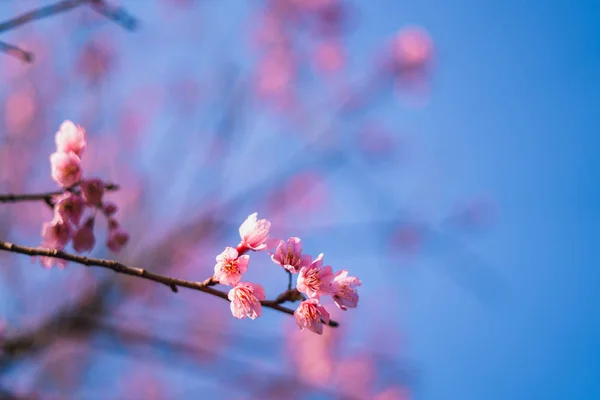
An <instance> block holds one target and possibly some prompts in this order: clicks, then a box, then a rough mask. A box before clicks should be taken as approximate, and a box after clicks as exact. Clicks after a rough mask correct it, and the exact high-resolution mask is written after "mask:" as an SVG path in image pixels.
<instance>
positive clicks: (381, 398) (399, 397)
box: [372, 386, 411, 400]
mask: <svg viewBox="0 0 600 400" xmlns="http://www.w3.org/2000/svg"><path fill="white" fill-rule="evenodd" d="M410 399H411V396H410V393H409V391H408V390H407V389H405V388H403V387H400V386H392V387H390V388H387V389H386V390H384V391H383V392H380V393H378V394H376V395H375V396H373V397H372V400H410Z"/></svg>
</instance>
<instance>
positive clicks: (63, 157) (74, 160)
mask: <svg viewBox="0 0 600 400" xmlns="http://www.w3.org/2000/svg"><path fill="white" fill-rule="evenodd" d="M50 164H51V167H52V179H54V180H55V181H56V183H58V184H59V185H61V186H63V187H70V186H73V185H74V184H76V183H77V182H79V180H80V179H81V160H80V159H79V157H77V155H76V154H75V153H73V152H70V153H62V152H56V153H53V154H52V155H51V156H50Z"/></svg>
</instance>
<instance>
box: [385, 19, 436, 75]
mask: <svg viewBox="0 0 600 400" xmlns="http://www.w3.org/2000/svg"><path fill="white" fill-rule="evenodd" d="M432 52H433V44H432V42H431V39H430V38H429V35H428V34H427V32H425V31H424V30H423V29H421V28H419V27H413V26H411V27H407V28H404V29H402V30H401V31H400V32H398V34H397V35H396V37H395V38H394V40H393V43H392V62H393V63H394V65H395V66H396V67H397V68H400V69H404V70H406V69H419V68H422V67H424V66H425V65H426V64H427V63H428V62H429V60H430V59H431V57H432Z"/></svg>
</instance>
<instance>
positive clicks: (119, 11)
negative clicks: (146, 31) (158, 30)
mask: <svg viewBox="0 0 600 400" xmlns="http://www.w3.org/2000/svg"><path fill="white" fill-rule="evenodd" d="M88 1H89V2H90V5H91V6H92V9H93V10H94V11H96V12H97V13H99V14H102V15H104V16H105V17H106V18H108V19H111V20H113V21H114V22H116V23H117V24H119V25H121V26H122V27H123V28H125V29H127V30H130V31H132V30H134V29H135V28H137V26H138V21H137V20H136V19H135V17H134V16H133V15H131V14H129V13H128V12H127V11H126V10H125V9H124V8H123V7H115V6H111V5H108V4H107V3H106V2H105V1H104V0H88Z"/></svg>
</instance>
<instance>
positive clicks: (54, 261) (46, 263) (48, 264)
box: [40, 256, 67, 268]
mask: <svg viewBox="0 0 600 400" xmlns="http://www.w3.org/2000/svg"><path fill="white" fill-rule="evenodd" d="M40 263H41V264H42V266H43V267H44V268H52V267H53V266H55V265H56V266H57V267H58V268H65V267H66V266H67V261H66V260H63V259H60V258H54V257H44V256H42V257H40Z"/></svg>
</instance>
